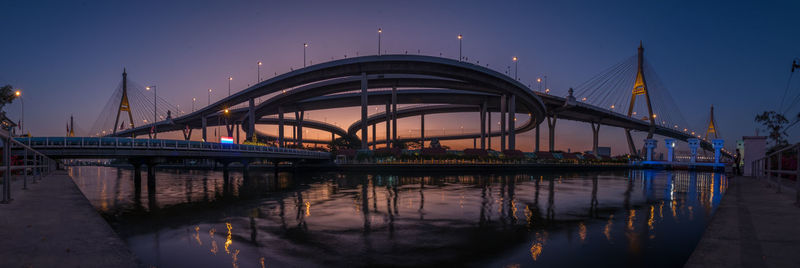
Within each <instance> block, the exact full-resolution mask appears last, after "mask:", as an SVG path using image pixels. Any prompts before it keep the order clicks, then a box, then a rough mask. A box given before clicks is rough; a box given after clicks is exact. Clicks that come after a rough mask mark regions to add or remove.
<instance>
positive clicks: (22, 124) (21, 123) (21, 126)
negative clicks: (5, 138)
mask: <svg viewBox="0 0 800 268" xmlns="http://www.w3.org/2000/svg"><path fill="white" fill-rule="evenodd" d="M14 96H15V97H17V98H19V101H20V103H21V104H22V114H21V115H20V120H19V132H21V133H25V100H24V99H23V98H22V91H19V90H17V91H15V92H14Z"/></svg>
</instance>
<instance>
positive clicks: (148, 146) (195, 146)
mask: <svg viewBox="0 0 800 268" xmlns="http://www.w3.org/2000/svg"><path fill="white" fill-rule="evenodd" d="M16 141H18V142H21V143H23V144H25V145H29V146H30V147H33V148H37V149H131V150H153V149H158V150H182V151H217V152H248V153H276V154H291V155H299V156H310V157H319V158H326V157H329V155H330V154H329V153H327V152H316V151H309V150H298V149H289V148H280V147H269V146H259V145H249V144H225V143H215V142H201V141H186V140H163V139H134V138H108V137H102V138H94V137H37V138H30V139H28V138H16Z"/></svg>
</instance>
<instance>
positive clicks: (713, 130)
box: [705, 105, 719, 140]
mask: <svg viewBox="0 0 800 268" xmlns="http://www.w3.org/2000/svg"><path fill="white" fill-rule="evenodd" d="M709 136H710V137H712V138H713V139H719V134H718V132H717V123H716V122H714V105H711V115H710V117H709V118H708V127H707V128H706V137H705V139H706V140H708V137H709Z"/></svg>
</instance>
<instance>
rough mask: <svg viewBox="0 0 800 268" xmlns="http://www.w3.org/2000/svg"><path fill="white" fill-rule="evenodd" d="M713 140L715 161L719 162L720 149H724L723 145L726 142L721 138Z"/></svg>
mask: <svg viewBox="0 0 800 268" xmlns="http://www.w3.org/2000/svg"><path fill="white" fill-rule="evenodd" d="M711 142H712V144H713V146H714V163H715V164H719V153H720V150H722V146H723V145H724V144H725V141H724V140H721V139H714V140H711Z"/></svg>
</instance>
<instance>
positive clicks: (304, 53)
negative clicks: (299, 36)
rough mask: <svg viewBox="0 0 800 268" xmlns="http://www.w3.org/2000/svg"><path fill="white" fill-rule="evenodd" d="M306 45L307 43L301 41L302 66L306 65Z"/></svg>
mask: <svg viewBox="0 0 800 268" xmlns="http://www.w3.org/2000/svg"><path fill="white" fill-rule="evenodd" d="M307 47H308V44H307V43H303V67H306V48H307Z"/></svg>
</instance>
